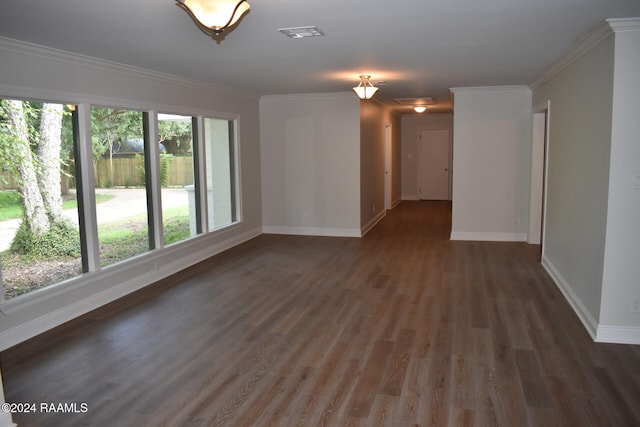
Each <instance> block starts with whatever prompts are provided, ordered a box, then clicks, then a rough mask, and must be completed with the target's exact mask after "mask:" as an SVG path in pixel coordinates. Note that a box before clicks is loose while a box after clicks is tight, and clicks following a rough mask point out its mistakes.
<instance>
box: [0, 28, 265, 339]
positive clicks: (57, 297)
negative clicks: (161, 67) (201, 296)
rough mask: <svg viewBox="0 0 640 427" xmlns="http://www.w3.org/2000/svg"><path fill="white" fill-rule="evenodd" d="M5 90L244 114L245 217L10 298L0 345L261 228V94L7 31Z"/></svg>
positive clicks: (1, 84)
mask: <svg viewBox="0 0 640 427" xmlns="http://www.w3.org/2000/svg"><path fill="white" fill-rule="evenodd" d="M0 97H29V98H35V99H43V98H45V99H47V100H52V101H60V102H65V101H67V102H74V103H80V104H82V103H98V104H104V105H113V106H120V107H129V108H138V109H144V110H157V111H163V112H173V113H183V114H206V115H211V116H215V115H217V114H218V113H220V114H223V115H225V117H228V116H233V117H237V118H238V122H239V132H238V133H239V135H238V138H239V144H240V153H239V157H240V172H241V176H240V194H241V198H240V203H241V206H242V212H241V217H242V222H241V223H239V224H236V225H233V226H231V227H228V228H226V229H224V230H221V231H220V232H217V233H214V234H207V235H203V236H199V237H196V238H193V239H190V240H188V241H185V242H182V243H179V244H176V245H172V246H171V247H169V248H165V249H159V250H154V251H152V252H149V253H146V254H144V255H141V256H139V257H136V258H134V259H131V260H129V261H126V262H123V263H121V264H118V265H116V266H111V267H109V268H105V269H104V270H100V271H96V272H92V273H88V274H85V275H83V276H80V277H78V278H75V279H72V280H70V281H68V282H65V283H64V284H60V285H57V286H51V287H49V288H47V289H44V290H41V291H38V292H35V293H33V294H30V295H26V296H24V297H18V298H15V299H14V300H11V301H9V302H8V303H6V304H5V305H3V306H2V307H1V308H0V350H2V349H5V348H8V347H10V346H12V345H14V344H16V343H18V342H20V341H23V340H25V339H27V338H30V337H32V336H34V335H36V334H38V333H40V332H43V331H45V330H47V329H50V328H52V327H54V326H57V325H58V324H60V323H63V322H65V321H68V320H70V319H72V318H74V317H77V316H79V315H81V314H84V313H86V312H88V311H90V310H92V309H94V308H96V307H99V306H100V305H103V304H105V303H108V302H110V301H113V300H115V299H117V298H119V297H121V296H123V295H126V294H128V293H130V292H132V291H134V290H136V289H139V288H141V287H144V286H147V285H149V284H151V283H154V282H156V281H157V280H159V279H161V278H163V277H166V276H168V275H170V274H173V273H175V272H177V271H179V270H181V269H184V268H185V267H187V266H189V265H191V264H194V263H196V262H198V261H201V260H204V259H206V258H208V257H210V256H212V255H214V254H215V253H217V252H220V251H222V250H224V249H226V248H229V247H231V246H233V245H235V244H237V243H239V242H242V241H245V240H247V239H249V238H251V237H254V236H256V235H258V234H260V232H261V229H262V228H261V226H262V224H261V221H262V213H261V205H262V204H261V192H260V150H259V130H260V129H259V118H258V113H259V105H258V99H257V98H255V97H251V96H247V95H243V94H240V93H231V92H228V91H222V90H219V89H216V88H214V87H212V86H210V85H205V84H201V83H197V82H192V81H188V80H185V79H181V78H177V77H173V76H167V75H161V74H158V73H153V72H149V71H145V70H140V69H135V68H132V67H126V66H122V65H118V64H114V63H109V62H104V61H100V60H96V59H92V58H87V57H82V56H79V55H73V54H69V53H64V52H60V51H55V50H51V49H46V48H41V47H37V46H33V45H29V44H26V43H21V42H16V41H12V40H7V39H1V38H0Z"/></svg>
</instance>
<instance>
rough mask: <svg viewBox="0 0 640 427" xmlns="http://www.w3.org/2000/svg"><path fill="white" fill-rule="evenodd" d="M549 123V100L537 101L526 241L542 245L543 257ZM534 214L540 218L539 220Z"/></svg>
mask: <svg viewBox="0 0 640 427" xmlns="http://www.w3.org/2000/svg"><path fill="white" fill-rule="evenodd" d="M550 123H551V101H549V100H547V101H544V102H542V103H540V104H538V105H536V106H535V107H534V108H533V110H532V123H531V128H532V130H531V170H530V193H529V229H528V232H527V242H528V243H530V244H540V245H541V246H542V252H541V256H542V257H543V256H544V241H545V238H544V237H545V236H544V234H545V230H546V217H547V185H548V179H547V177H548V170H549V129H550ZM534 218H536V219H538V218H539V221H537V220H534Z"/></svg>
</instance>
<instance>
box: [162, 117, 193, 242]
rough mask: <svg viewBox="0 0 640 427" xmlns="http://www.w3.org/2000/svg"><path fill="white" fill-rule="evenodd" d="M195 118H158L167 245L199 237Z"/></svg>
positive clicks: (164, 228)
mask: <svg viewBox="0 0 640 427" xmlns="http://www.w3.org/2000/svg"><path fill="white" fill-rule="evenodd" d="M192 122H193V118H192V117H190V116H180V115H174V114H159V115H158V137H159V140H160V146H161V147H160V150H161V153H160V175H161V184H162V227H163V238H164V244H165V245H170V244H172V243H175V242H179V241H181V240H184V239H187V238H189V237H192V236H195V235H196V234H198V226H197V224H198V214H197V211H198V209H197V200H198V198H197V197H196V194H197V192H196V188H195V185H194V183H195V180H194V169H193V139H194V138H193V135H194V129H193V124H192Z"/></svg>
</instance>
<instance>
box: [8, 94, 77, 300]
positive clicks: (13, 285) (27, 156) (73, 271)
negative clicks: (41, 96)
mask: <svg viewBox="0 0 640 427" xmlns="http://www.w3.org/2000/svg"><path fill="white" fill-rule="evenodd" d="M75 119H76V116H75V106H73V105H68V104H61V103H51V102H34V101H23V100H17V99H0V188H1V191H0V263H1V264H2V276H1V278H2V293H1V294H0V301H2V300H9V299H12V298H15V297H17V296H19V295H21V294H25V293H29V292H32V291H35V290H38V289H41V288H45V287H47V286H49V285H52V284H54V283H58V282H61V281H64V280H66V279H69V278H71V277H75V276H78V275H80V274H82V272H83V263H82V260H81V246H80V232H79V226H78V203H77V199H76V185H75V184H76V180H75V174H74V154H75V147H76V141H77V138H76V136H77V134H76V132H75V129H76V127H75V126H74V120H75Z"/></svg>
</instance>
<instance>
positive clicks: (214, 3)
mask: <svg viewBox="0 0 640 427" xmlns="http://www.w3.org/2000/svg"><path fill="white" fill-rule="evenodd" d="M177 5H178V6H180V7H181V8H182V9H184V10H185V11H186V12H187V13H188V14H189V15H190V16H191V18H193V20H194V21H195V23H196V25H197V26H198V27H199V28H200V29H201V30H202V31H203V32H205V33H206V34H208V35H210V36H211V37H213V38H216V37H220V35H221V34H222V33H223V32H224V31H225V30H227V29H228V28H229V27H231V26H232V25H234V24H235V23H236V22H238V20H240V18H242V17H243V16H244V15H245V14H246V13H247V12H249V8H250V6H249V3H247V2H246V1H245V0H241V1H237V0H177Z"/></svg>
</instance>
